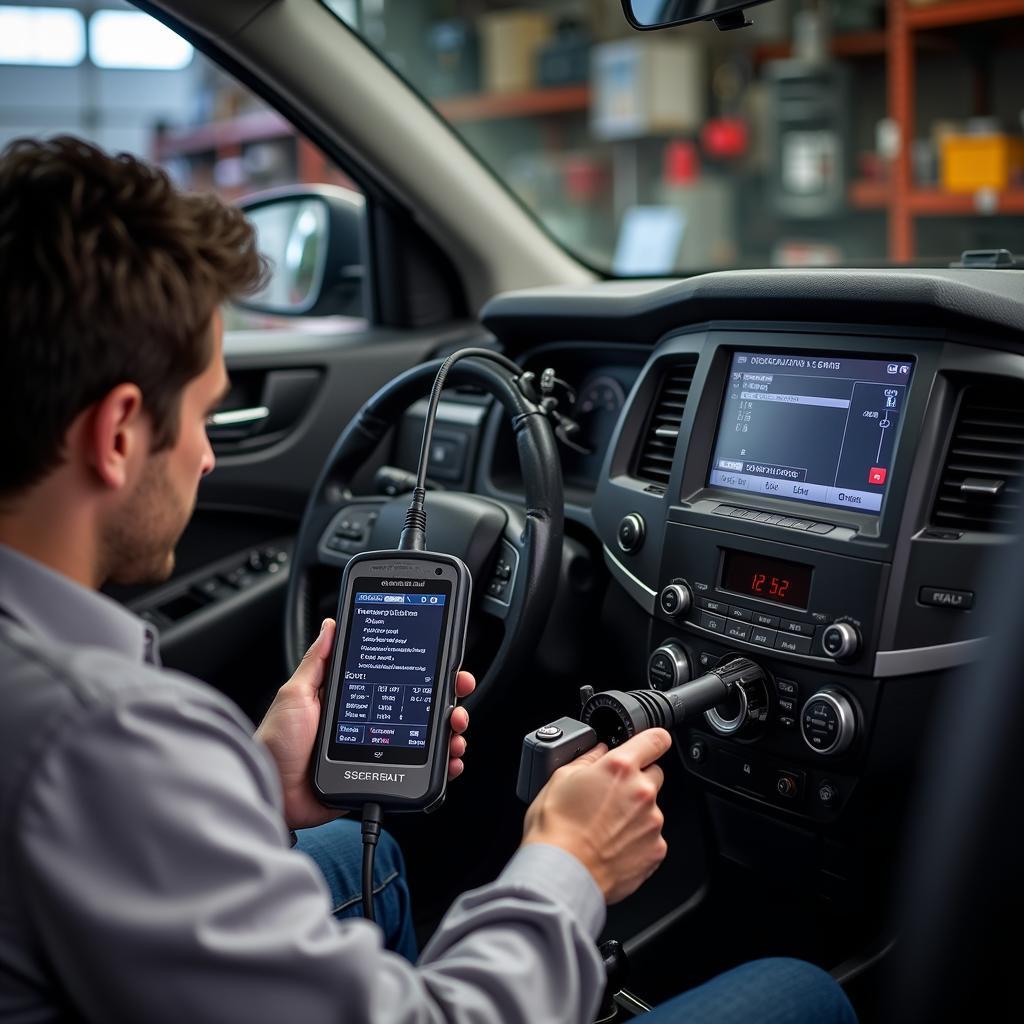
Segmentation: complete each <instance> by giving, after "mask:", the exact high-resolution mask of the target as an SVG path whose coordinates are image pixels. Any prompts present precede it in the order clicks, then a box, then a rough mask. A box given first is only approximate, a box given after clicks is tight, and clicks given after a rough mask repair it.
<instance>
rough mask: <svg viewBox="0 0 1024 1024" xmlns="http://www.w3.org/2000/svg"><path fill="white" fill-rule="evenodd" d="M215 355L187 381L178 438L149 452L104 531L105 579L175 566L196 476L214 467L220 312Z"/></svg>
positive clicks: (223, 376)
mask: <svg viewBox="0 0 1024 1024" xmlns="http://www.w3.org/2000/svg"><path fill="white" fill-rule="evenodd" d="M210 330H211V332H212V334H213V346H212V348H213V354H212V356H211V358H210V363H209V365H208V366H207V367H206V369H205V370H204V371H203V372H202V373H201V374H200V375H199V376H198V377H193V379H192V380H191V381H189V382H188V384H187V385H186V386H185V390H184V391H183V392H182V398H181V411H180V415H179V420H180V422H179V427H178V437H177V439H176V441H175V442H174V444H173V445H172V446H171V447H170V448H165V449H164V450H163V451H160V452H155V453H152V454H148V455H147V456H146V463H145V466H144V467H143V470H142V473H141V475H140V476H139V477H138V479H137V482H136V484H135V486H134V488H133V489H132V491H131V493H130V494H128V495H126V496H125V500H124V502H123V503H122V504H121V505H120V507H119V509H118V511H117V513H116V514H115V515H114V516H113V517H112V520H111V522H110V523H109V524H108V528H107V530H106V531H105V538H104V545H103V547H104V555H105V561H106V567H107V578H108V579H109V580H110V582H112V583H123V584H130V583H159V582H161V581H162V580H165V579H167V577H168V576H170V574H171V572H172V571H173V569H174V547H175V545H176V544H177V543H178V538H179V537H180V536H181V534H182V531H183V530H184V529H185V526H186V525H187V523H188V521H189V519H190V518H191V517H192V510H193V508H194V507H195V503H196V492H197V490H198V487H199V481H200V480H201V479H202V478H203V477H204V476H205V475H206V474H207V473H209V472H210V470H211V469H213V464H214V457H213V449H212V448H211V447H210V441H209V438H208V437H207V436H206V420H207V417H208V416H209V415H210V413H211V412H213V410H214V409H215V408H216V407H217V406H218V405H219V404H220V402H221V400H222V399H223V398H224V395H225V393H226V392H227V387H228V375H227V371H226V369H225V367H224V351H223V337H224V331H223V323H222V320H221V315H220V312H219V311H218V312H216V313H214V315H213V319H212V321H211V324H210Z"/></svg>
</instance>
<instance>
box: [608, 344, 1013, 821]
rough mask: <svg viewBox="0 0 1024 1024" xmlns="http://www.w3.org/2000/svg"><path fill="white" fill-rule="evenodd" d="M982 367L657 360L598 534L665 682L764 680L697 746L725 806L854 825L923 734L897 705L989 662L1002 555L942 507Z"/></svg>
mask: <svg viewBox="0 0 1024 1024" xmlns="http://www.w3.org/2000/svg"><path fill="white" fill-rule="evenodd" d="M993 356H994V354H993ZM996 358H998V359H1002V360H1004V362H1003V363H1002V364H1001V367H1000V368H1001V369H1002V370H1003V371H1005V370H1006V368H1007V364H1006V363H1005V359H1006V358H1007V357H996ZM983 365H984V360H979V357H978V353H977V352H971V351H970V350H968V349H962V348H961V347H960V346H958V345H953V344H948V343H941V344H940V343H935V342H932V341H925V340H922V339H920V338H917V339H915V338H911V337H907V336H892V337H890V336H879V334H878V333H877V332H876V333H874V334H868V333H866V332H864V333H846V332H840V331H837V330H835V329H822V330H821V331H819V332H815V331H811V330H808V329H806V328H804V329H802V330H799V331H791V332H774V331H767V330H765V331H745V330H698V331H690V332H688V333H685V334H680V335H678V336H676V337H673V338H669V339H668V340H666V341H665V342H663V343H662V344H661V345H660V346H659V347H658V348H657V349H656V350H655V354H654V356H653V357H652V359H651V360H650V362H649V363H648V365H647V367H646V368H645V370H644V372H643V373H642V375H641V377H640V379H639V380H638V382H637V384H636V386H635V387H634V389H633V392H632V394H631V395H630V398H629V400H628V402H627V406H626V409H625V411H624V414H623V417H622V419H621V421H620V426H619V431H618V433H617V435H616V436H615V437H613V439H612V446H611V450H610V451H609V454H608V458H607V462H606V467H605V469H606V472H605V474H604V476H603V479H602V483H601V485H600V487H599V491H598V494H597V496H596V500H595V503H594V515H595V519H597V521H598V522H597V526H598V530H599V532H600V534H601V536H602V538H606V539H605V549H604V550H605V560H606V563H607V565H608V567H609V569H610V571H611V573H612V575H613V577H614V578H615V579H617V581H618V582H619V583H620V584H621V586H622V587H623V588H624V589H625V590H626V591H627V592H628V593H629V594H630V595H631V596H632V597H633V598H634V599H635V600H636V602H637V603H639V604H640V605H641V606H642V607H643V608H644V609H645V611H646V612H647V613H648V620H647V621H648V624H649V636H648V647H647V653H646V655H645V661H644V667H643V671H644V682H645V683H646V685H649V686H652V687H656V688H659V689H667V688H669V687H671V686H675V685H678V684H679V683H681V682H683V681H685V680H686V679H687V678H690V677H692V676H695V675H698V674H700V673H701V672H704V671H706V670H707V669H708V668H709V667H713V666H714V665H715V664H717V663H718V662H720V661H722V660H723V659H725V658H727V657H730V656H734V655H737V654H741V655H743V656H744V657H747V658H750V659H752V660H754V661H755V662H756V663H757V664H758V665H759V666H760V667H761V668H762V669H763V670H764V673H765V680H766V681H765V682H764V683H763V684H760V685H759V686H758V687H756V688H753V689H752V690H751V692H749V693H748V692H737V693H736V694H734V696H733V698H732V699H731V700H730V702H729V703H728V704H727V705H723V706H720V707H717V708H714V709H712V710H710V711H708V712H707V713H706V714H705V715H704V716H703V718H702V719H700V720H699V721H698V722H696V723H695V724H693V725H692V726H691V727H689V728H687V729H685V730H684V731H683V732H682V733H681V734H680V735H679V736H677V748H678V749H679V751H680V754H681V756H682V758H683V762H684V764H685V766H686V768H687V770H688V771H689V772H690V773H691V775H692V776H693V777H695V778H696V779H697V780H699V781H700V782H701V783H703V784H705V785H707V786H708V787H710V790H709V791H710V792H712V793H720V794H728V795H729V796H730V797H731V798H732V799H733V800H734V801H736V800H738V801H739V804H740V805H741V806H742V805H744V804H746V805H747V806H749V807H750V808H752V809H759V810H760V811H761V812H763V813H766V814H768V815H770V816H775V817H777V818H779V819H780V820H782V821H789V822H793V823H795V824H799V823H800V822H804V823H805V826H804V827H810V828H812V829H813V828H815V827H818V826H829V825H832V824H835V823H838V822H841V821H842V820H843V818H844V816H845V815H846V814H847V813H848V812H849V809H850V807H851V802H853V801H855V798H856V795H857V793H858V789H859V788H860V787H862V786H863V785H864V783H865V781H866V780H870V779H871V777H872V776H873V775H876V776H877V775H881V774H884V773H885V772H886V771H888V770H889V768H890V767H891V761H892V758H893V756H894V755H893V751H898V750H899V748H900V745H901V729H902V730H904V731H903V733H902V735H903V737H904V738H906V737H907V735H908V734H907V732H906V729H907V728H908V727H909V728H917V724H915V723H906V722H903V723H901V722H898V721H896V720H895V719H894V718H893V717H891V716H890V717H889V718H886V717H885V716H884V715H881V714H880V708H881V705H882V702H883V697H885V695H886V692H887V691H886V687H889V688H892V687H906V690H905V692H906V693H910V692H911V690H912V689H913V685H912V683H910V682H908V681H916V682H920V681H921V680H922V679H923V678H927V677H929V676H930V675H931V676H934V675H937V674H941V673H943V672H945V671H946V670H949V669H952V668H955V667H956V666H958V665H962V664H966V663H968V662H969V661H971V660H972V659H974V658H976V657H977V656H978V655H979V653H980V650H981V647H982V645H983V643H984V614H983V611H981V605H982V604H983V603H982V602H980V600H975V595H976V593H977V591H978V588H979V586H980V583H979V580H980V575H979V573H980V571H981V570H980V567H981V565H982V563H983V561H984V558H983V556H984V555H986V554H988V553H990V552H991V551H993V550H994V549H998V545H999V543H1000V542H1001V541H1002V539H1003V538H1001V537H1000V536H997V535H996V534H995V533H993V532H988V533H984V534H983V533H981V532H980V531H973V530H948V529H945V528H941V527H940V526H939V525H937V524H936V523H935V521H934V519H935V516H934V510H935V508H936V500H937V493H938V491H939V490H940V489H941V487H942V486H943V480H944V479H945V478H946V477H948V475H949V474H948V472H947V470H948V466H949V464H950V457H947V456H949V455H950V449H951V448H952V447H955V445H954V439H955V435H956V430H955V429H954V428H955V424H956V423H957V415H958V410H959V409H960V408H961V406H962V405H963V403H964V401H965V398H964V395H965V393H966V392H967V390H968V389H969V387H970V386H971V382H972V380H973V376H972V375H976V374H977V373H978V370H979V366H983ZM993 368H995V367H993ZM1015 371H1016V373H1018V374H1020V372H1021V368H1020V367H1015ZM951 457H953V458H954V461H955V457H954V456H951ZM967 486H968V487H970V486H977V487H979V488H981V487H984V486H986V481H985V480H984V479H982V480H978V481H975V482H974V483H973V484H972V483H968V485H967ZM979 612H981V613H980V614H979ZM631 682H632V681H631ZM889 703H890V704H892V705H893V706H896V705H898V704H900V701H899V700H895V701H892V700H890V701H889ZM904 746H905V751H904V752H905V753H906V752H907V751H909V750H910V749H911V748H912V746H913V744H911V743H906V744H904ZM863 812H864V808H863V806H862V807H861V810H860V812H859V813H860V814H862V813H863Z"/></svg>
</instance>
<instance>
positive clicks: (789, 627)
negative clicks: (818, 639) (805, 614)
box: [779, 619, 814, 636]
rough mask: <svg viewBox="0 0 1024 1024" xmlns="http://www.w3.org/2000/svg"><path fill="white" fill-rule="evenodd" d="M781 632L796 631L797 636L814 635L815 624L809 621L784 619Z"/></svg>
mask: <svg viewBox="0 0 1024 1024" xmlns="http://www.w3.org/2000/svg"><path fill="white" fill-rule="evenodd" d="M779 632H780V633H794V634H796V636H814V626H813V625H812V624H811V623H809V622H794V621H793V620H792V619H783V620H782V623H781V624H780V626H779Z"/></svg>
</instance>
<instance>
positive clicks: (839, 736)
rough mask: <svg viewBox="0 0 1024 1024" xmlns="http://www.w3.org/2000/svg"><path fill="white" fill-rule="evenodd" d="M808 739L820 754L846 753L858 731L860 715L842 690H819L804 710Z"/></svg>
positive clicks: (804, 732) (804, 730)
mask: <svg viewBox="0 0 1024 1024" xmlns="http://www.w3.org/2000/svg"><path fill="white" fill-rule="evenodd" d="M800 732H801V734H802V735H803V738H804V742H805V743H806V744H807V746H809V747H810V748H811V750H813V751H814V752H815V753H816V754H842V753H843V752H844V751H845V750H848V749H849V747H850V744H851V743H853V740H854V738H855V737H856V735H857V717H856V715H855V714H854V711H853V706H852V705H851V704H850V702H849V700H848V699H847V698H846V697H844V696H843V695H842V694H841V693H839V691H838V690H819V691H818V692H817V693H816V694H815V695H814V696H813V697H811V699H810V700H809V701H808V702H807V703H806V704H805V705H804V709H803V711H802V712H801V714H800Z"/></svg>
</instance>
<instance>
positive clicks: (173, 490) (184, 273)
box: [0, 137, 264, 582]
mask: <svg viewBox="0 0 1024 1024" xmlns="http://www.w3.org/2000/svg"><path fill="white" fill-rule="evenodd" d="M263 275H264V265H263V262H262V261H261V259H260V257H259V255H258V253H257V251H256V247H255V238H254V235H253V231H252V229H251V227H250V226H249V225H248V223H247V222H246V220H245V218H244V217H243V216H242V214H241V213H240V212H239V211H237V210H235V209H233V208H231V207H229V206H226V205H225V204H223V203H222V202H221V201H220V200H218V199H216V198H215V197H213V196H200V195H187V194H182V193H179V192H176V191H175V189H174V188H173V186H172V185H171V183H170V181H169V180H168V178H167V176H166V175H165V174H164V173H163V172H161V171H159V170H157V169H155V168H153V167H150V166H148V165H146V164H144V163H142V162H140V161H138V160H136V159H134V158H133V157H131V156H128V155H127V154H121V155H119V156H117V157H110V156H107V155H106V154H104V153H102V152H101V151H100V150H98V149H96V148H94V147H92V146H90V145H87V144H86V143H84V142H81V141H79V140H77V139H72V138H67V137H62V138H56V139H51V140H49V141H46V142H36V141H30V140H20V141H16V142H14V143H11V144H10V145H9V146H8V147H7V148H6V149H5V150H4V151H3V152H2V153H0V380H2V381H3V382H4V384H5V385H6V386H5V392H6V397H5V400H4V401H3V402H0V437H2V438H3V439H4V441H3V447H4V456H3V472H2V476H0V515H10V514H12V512H13V513H15V514H16V513H17V510H18V509H19V508H21V507H27V506H29V505H31V498H32V496H33V495H37V496H38V495H39V494H40V493H42V490H43V489H45V488H46V487H47V486H48V484H50V485H52V484H53V482H54V481H55V480H59V483H60V493H61V494H62V495H64V496H65V497H67V496H72V497H77V498H78V499H79V500H80V501H81V505H82V515H83V516H84V515H89V516H90V517H91V520H90V521H91V523H92V526H93V533H94V535H95V545H96V552H95V559H96V571H95V572H96V576H97V577H98V578H99V579H113V580H118V581H122V582H135V581H139V582H141V581H144V580H153V579H160V578H163V577H165V576H166V575H167V574H168V573H169V572H170V569H171V567H172V566H173V548H174V544H175V542H176V541H177V539H178V537H179V536H180V533H181V531H182V530H183V529H184V526H185V524H186V522H187V521H188V518H189V516H190V514H191V511H192V507H193V504H194V501H195V493H196V488H197V486H198V483H199V479H200V477H201V476H202V475H203V474H204V473H206V472H209V470H210V469H211V468H212V467H213V454H212V451H211V450H210V447H209V444H208V442H207V439H206V435H205V419H206V416H207V415H208V413H209V412H210V411H211V410H212V408H213V407H214V406H215V405H216V404H217V402H218V401H219V399H220V398H221V397H222V396H223V393H224V390H225V388H226V385H227V377H226V374H225V371H224V364H223V357H222V353H221V324H220V316H219V313H218V309H219V306H220V304H221V303H222V302H223V301H224V300H225V299H230V298H233V297H235V296H238V295H241V294H245V293H247V292H250V291H252V290H253V289H255V288H256V287H258V286H259V284H260V283H261V281H262V278H263ZM71 511H72V512H73V511H74V510H71Z"/></svg>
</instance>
